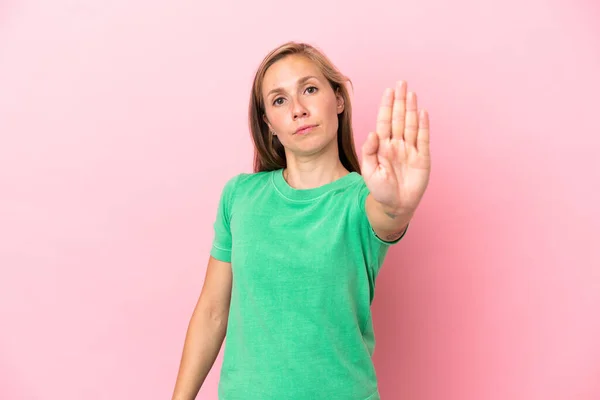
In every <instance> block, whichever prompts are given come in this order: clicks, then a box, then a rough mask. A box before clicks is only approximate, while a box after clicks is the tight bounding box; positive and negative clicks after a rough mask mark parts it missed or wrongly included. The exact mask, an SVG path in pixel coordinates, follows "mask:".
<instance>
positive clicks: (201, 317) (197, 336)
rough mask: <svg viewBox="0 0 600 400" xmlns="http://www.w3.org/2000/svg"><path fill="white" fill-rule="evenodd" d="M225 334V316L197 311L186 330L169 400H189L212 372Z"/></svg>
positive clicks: (193, 397)
mask: <svg viewBox="0 0 600 400" xmlns="http://www.w3.org/2000/svg"><path fill="white" fill-rule="evenodd" d="M226 330H227V315H217V316H214V315H211V312H210V311H207V310H203V309H202V308H198V309H196V310H195V311H194V314H193V315H192V318H191V319H190V323H189V326H188V330H187V334H186V338H185V343H184V348H183V355H182V357H181V364H180V367H179V373H178V375H177V382H176V384H175V389H174V392H173V397H172V400H193V399H195V398H196V395H197V394H198V392H199V391H200V387H201V386H202V384H203V383H204V380H205V379H206V376H207V375H208V373H209V371H210V369H211V368H212V366H213V364H214V362H215V360H216V358H217V356H218V354H219V351H220V349H221V345H222V344H223V340H224V339H225V333H226Z"/></svg>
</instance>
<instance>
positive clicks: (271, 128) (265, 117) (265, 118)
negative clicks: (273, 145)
mask: <svg viewBox="0 0 600 400" xmlns="http://www.w3.org/2000/svg"><path fill="white" fill-rule="evenodd" d="M262 118H263V121H265V124H267V126H268V127H269V130H270V131H271V132H275V131H274V130H273V127H272V126H271V124H270V123H269V120H268V119H267V116H266V115H265V114H263V115H262ZM274 135H275V136H277V134H275V133H274Z"/></svg>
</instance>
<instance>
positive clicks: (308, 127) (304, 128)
mask: <svg viewBox="0 0 600 400" xmlns="http://www.w3.org/2000/svg"><path fill="white" fill-rule="evenodd" d="M316 127H317V125H304V126H301V127H300V128H298V130H297V131H296V132H295V135H303V134H306V133H308V132H310V131H312V130H313V129H314V128H316Z"/></svg>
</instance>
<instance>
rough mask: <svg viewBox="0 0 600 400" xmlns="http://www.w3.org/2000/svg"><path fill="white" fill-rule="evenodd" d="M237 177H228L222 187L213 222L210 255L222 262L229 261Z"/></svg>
mask: <svg viewBox="0 0 600 400" xmlns="http://www.w3.org/2000/svg"><path fill="white" fill-rule="evenodd" d="M238 177H239V175H238V176H235V177H233V178H231V179H229V180H228V181H227V183H226V184H225V186H224V187H223V190H222V191H221V197H220V200H219V205H218V207H217V215H216V218H215V220H214V223H213V232H214V234H213V242H212V248H211V250H210V255H211V256H213V257H214V258H216V259H217V260H220V261H224V262H231V224H230V223H231V211H232V206H233V198H234V192H235V186H236V183H237V178H238Z"/></svg>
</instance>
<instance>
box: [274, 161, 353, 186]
mask: <svg viewBox="0 0 600 400" xmlns="http://www.w3.org/2000/svg"><path fill="white" fill-rule="evenodd" d="M347 174H348V170H347V169H346V168H345V167H344V165H343V164H342V162H341V161H340V160H339V158H337V157H336V158H335V159H329V160H319V161H316V160H313V161H306V162H302V161H299V160H297V159H291V160H288V163H287V168H286V169H284V171H283V177H284V179H285V180H286V181H287V183H288V185H290V186H291V187H293V188H295V189H313V188H316V187H319V186H323V185H326V184H328V183H331V182H333V181H335V180H337V179H339V178H341V177H343V176H345V175H347Z"/></svg>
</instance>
